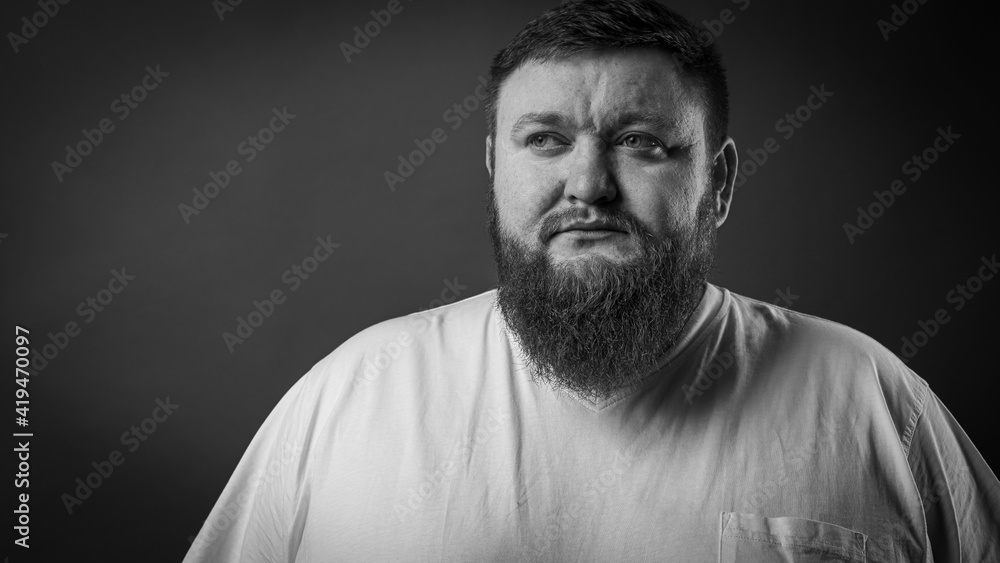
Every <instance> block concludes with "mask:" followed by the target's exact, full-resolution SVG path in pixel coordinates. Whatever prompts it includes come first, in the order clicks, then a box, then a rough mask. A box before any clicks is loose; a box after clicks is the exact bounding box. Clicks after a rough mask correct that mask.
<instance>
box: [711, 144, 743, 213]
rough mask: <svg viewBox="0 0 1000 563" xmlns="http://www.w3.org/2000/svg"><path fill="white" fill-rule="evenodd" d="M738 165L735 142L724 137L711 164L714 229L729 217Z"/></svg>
mask: <svg viewBox="0 0 1000 563" xmlns="http://www.w3.org/2000/svg"><path fill="white" fill-rule="evenodd" d="M738 164H739V157H738V156H737V155H736V142H735V141H733V138H732V137H726V139H725V140H724V141H723V142H722V147H720V148H719V150H718V152H716V153H715V159H714V161H713V162H712V190H713V191H714V192H715V226H716V227H721V226H722V224H723V223H725V222H726V217H729V208H730V206H731V205H732V202H733V190H734V188H735V185H736V171H737V168H736V166H737V165H738Z"/></svg>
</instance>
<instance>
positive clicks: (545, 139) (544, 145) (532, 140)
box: [528, 133, 563, 149]
mask: <svg viewBox="0 0 1000 563" xmlns="http://www.w3.org/2000/svg"><path fill="white" fill-rule="evenodd" d="M528 144H529V145H531V146H532V147H533V148H536V149H552V148H556V147H557V146H559V145H561V144H563V143H561V142H560V141H559V139H557V138H555V137H554V136H552V135H550V134H549V133H538V134H537V135H532V136H530V137H528Z"/></svg>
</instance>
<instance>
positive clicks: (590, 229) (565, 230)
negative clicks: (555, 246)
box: [556, 225, 625, 234]
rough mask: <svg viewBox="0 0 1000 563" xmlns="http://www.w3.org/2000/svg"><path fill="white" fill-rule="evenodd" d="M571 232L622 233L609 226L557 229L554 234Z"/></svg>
mask: <svg viewBox="0 0 1000 563" xmlns="http://www.w3.org/2000/svg"><path fill="white" fill-rule="evenodd" d="M572 231H609V232H614V233H623V232H625V231H622V230H621V229H615V228H613V227H611V226H609V225H572V226H569V227H566V228H565V229H559V230H558V231H556V234H559V233H569V232H572Z"/></svg>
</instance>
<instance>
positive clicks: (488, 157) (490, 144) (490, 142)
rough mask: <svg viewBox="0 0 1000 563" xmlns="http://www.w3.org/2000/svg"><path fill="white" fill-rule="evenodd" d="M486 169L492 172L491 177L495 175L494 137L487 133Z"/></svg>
mask: <svg viewBox="0 0 1000 563" xmlns="http://www.w3.org/2000/svg"><path fill="white" fill-rule="evenodd" d="M486 171H487V172H489V173H490V178H492V177H493V139H492V138H491V137H490V136H489V135H487V136H486Z"/></svg>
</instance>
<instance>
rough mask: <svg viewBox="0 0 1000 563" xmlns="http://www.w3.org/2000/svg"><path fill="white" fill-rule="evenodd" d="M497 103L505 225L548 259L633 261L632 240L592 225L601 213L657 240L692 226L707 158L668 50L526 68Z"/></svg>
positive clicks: (694, 104)
mask: <svg viewBox="0 0 1000 563" xmlns="http://www.w3.org/2000/svg"><path fill="white" fill-rule="evenodd" d="M497 107H498V109H497V132H496V138H495V141H494V146H493V150H495V169H494V170H493V174H494V188H495V190H496V199H497V208H498V213H499V221H500V225H501V228H502V229H503V230H504V231H505V232H506V233H509V234H511V235H513V236H514V237H515V238H516V239H517V240H518V241H520V242H521V243H523V244H524V245H525V246H526V247H527V248H529V249H532V250H536V249H543V250H545V252H546V253H548V255H549V256H550V257H551V258H552V260H553V262H554V264H557V265H564V266H567V267H575V266H574V265H580V264H582V263H585V262H587V261H592V260H594V259H598V258H603V259H604V260H607V261H612V262H618V263H622V262H625V261H627V260H628V259H629V258H630V257H632V258H634V257H635V255H636V252H637V251H638V244H639V243H638V236H639V235H638V234H637V233H624V232H621V231H620V230H616V229H618V228H619V227H620V226H616V225H614V224H610V225H609V224H605V223H602V222H600V221H598V220H597V219H598V217H601V213H600V211H604V210H607V211H610V212H614V211H620V212H622V214H624V215H625V216H631V217H632V218H634V219H635V220H637V221H638V222H639V224H641V225H642V227H643V228H644V229H645V230H646V231H647V232H648V233H650V234H652V235H653V236H654V237H656V238H658V239H667V238H669V237H671V236H677V235H679V234H681V233H684V232H686V231H689V230H691V229H692V228H693V227H694V225H695V223H696V222H697V213H698V206H699V203H700V202H701V200H702V197H703V196H704V195H705V193H706V191H708V190H710V189H711V187H712V186H711V185H712V182H711V178H710V176H711V174H712V169H711V167H710V166H709V164H710V163H711V160H710V159H712V158H713V157H714V155H711V154H709V147H708V144H707V141H706V139H705V134H704V126H703V124H704V120H705V110H704V109H703V108H702V104H700V103H698V101H697V99H696V98H695V95H694V91H693V90H692V87H691V86H689V85H688V81H687V80H685V78H684V77H683V76H682V75H681V74H680V68H679V67H678V64H677V63H676V62H675V61H674V59H673V58H672V57H671V56H670V55H669V54H668V53H665V52H663V51H661V50H654V49H630V50H627V51H621V50H602V51H592V52H585V53H581V54H578V55H575V56H573V57H571V58H569V59H563V60H556V61H549V62H544V63H537V62H532V63H528V64H526V65H524V66H522V67H521V68H519V69H517V70H516V71H514V72H513V73H512V74H511V75H510V76H509V77H508V79H507V80H506V81H505V82H504V84H503V87H502V88H501V90H500V94H499V97H498V104H497ZM717 211H719V210H717ZM723 211H724V210H723ZM718 215H719V213H718V212H717V223H718V224H721V220H722V219H723V218H724V215H723V216H721V217H719V216H718Z"/></svg>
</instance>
